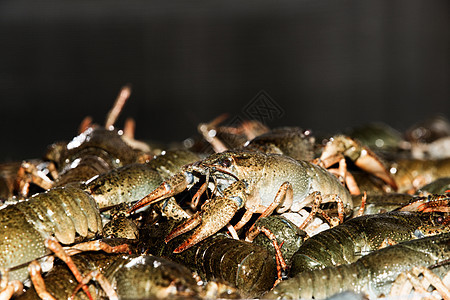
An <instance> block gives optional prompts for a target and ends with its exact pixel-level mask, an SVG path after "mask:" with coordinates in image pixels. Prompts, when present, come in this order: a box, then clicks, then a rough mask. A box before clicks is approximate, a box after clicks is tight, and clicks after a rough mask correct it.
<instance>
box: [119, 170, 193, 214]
mask: <svg viewBox="0 0 450 300" xmlns="http://www.w3.org/2000/svg"><path fill="white" fill-rule="evenodd" d="M190 183H192V176H189V175H188V174H187V173H186V172H180V173H177V174H175V175H173V176H172V177H170V178H169V179H168V180H166V181H164V182H163V183H161V185H160V186H159V187H157V188H156V189H155V190H154V191H153V192H151V193H150V194H148V195H147V196H145V197H144V198H142V199H141V200H139V201H138V202H137V203H136V204H134V205H133V206H132V207H131V208H130V209H129V210H128V211H127V214H131V213H133V212H135V211H137V210H138V209H140V208H142V207H145V206H147V205H150V204H153V203H156V202H158V201H161V200H164V199H166V198H169V197H172V196H175V195H176V194H179V193H181V192H182V191H184V190H185V189H186V188H187V187H188V185H189V184H190Z"/></svg>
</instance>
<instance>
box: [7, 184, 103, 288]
mask: <svg viewBox="0 0 450 300" xmlns="http://www.w3.org/2000/svg"><path fill="white" fill-rule="evenodd" d="M0 226H1V230H0V266H2V267H4V268H7V269H10V272H9V277H10V279H11V280H20V281H22V280H24V279H25V278H27V275H28V274H27V269H26V267H27V264H28V263H29V262H30V261H32V260H35V259H38V258H40V257H42V256H44V255H46V254H48V252H49V251H48V250H47V248H46V247H45V245H44V241H45V239H46V238H47V237H50V236H55V237H56V238H57V239H58V240H59V241H60V242H61V243H63V244H72V243H74V242H76V241H80V240H82V239H86V238H92V237H95V236H96V235H97V234H99V233H101V231H102V222H101V218H100V213H99V210H98V206H97V204H96V202H95V200H94V199H93V198H92V197H91V196H90V195H89V194H88V193H86V192H85V191H83V190H82V189H80V188H78V187H75V186H67V187H59V188H53V189H51V190H49V191H46V192H44V193H39V194H36V195H35V196H33V197H31V198H30V199H28V200H25V201H22V202H18V203H17V204H14V205H9V206H7V207H5V208H3V209H1V210H0Z"/></svg>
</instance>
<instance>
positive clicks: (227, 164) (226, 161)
mask: <svg viewBox="0 0 450 300" xmlns="http://www.w3.org/2000/svg"><path fill="white" fill-rule="evenodd" d="M220 165H221V166H222V167H224V168H229V167H230V166H231V159H230V158H227V159H224V160H222V161H221V162H220Z"/></svg>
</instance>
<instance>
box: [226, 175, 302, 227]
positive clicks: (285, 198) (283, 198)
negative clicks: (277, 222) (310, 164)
mask: <svg viewBox="0 0 450 300" xmlns="http://www.w3.org/2000/svg"><path fill="white" fill-rule="evenodd" d="M293 201H294V190H293V189H292V185H291V184H290V183H289V182H288V181H286V182H283V184H282V185H281V186H280V188H279V189H278V191H277V194H276V195H275V199H274V200H273V202H272V203H270V205H269V206H268V207H267V208H265V209H264V211H263V212H262V213H261V215H260V216H259V217H258V219H257V220H256V222H258V220H260V219H261V218H265V217H267V216H270V215H271V214H272V213H273V212H274V211H275V210H277V212H278V213H283V212H285V211H286V210H288V209H289V208H290V207H291V206H292V203H293ZM282 203H283V206H282V207H280V208H278V207H279V206H280V204H282ZM253 213H255V212H254V211H251V210H250V209H248V210H247V211H246V212H245V213H244V216H243V217H242V219H241V220H240V221H239V222H238V223H237V224H236V225H235V226H234V229H236V230H239V229H241V228H242V227H243V226H244V225H245V224H246V223H247V222H248V221H249V220H250V218H251V216H252V214H253ZM246 214H247V215H246ZM256 222H255V223H256ZM253 226H254V225H252V227H251V228H250V230H249V231H251V230H252V229H253Z"/></svg>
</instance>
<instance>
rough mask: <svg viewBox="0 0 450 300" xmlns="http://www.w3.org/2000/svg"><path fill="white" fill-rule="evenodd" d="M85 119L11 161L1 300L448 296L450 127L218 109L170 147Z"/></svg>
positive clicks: (3, 174) (6, 178)
mask: <svg viewBox="0 0 450 300" xmlns="http://www.w3.org/2000/svg"><path fill="white" fill-rule="evenodd" d="M129 95H130V89H129V87H124V88H123V89H122V90H121V92H120V93H119V96H118V98H117V100H116V102H115V104H114V106H113V108H112V109H111V111H110V112H109V113H108V115H107V118H106V122H105V125H104V126H101V125H97V124H94V123H92V121H91V120H90V119H89V118H86V119H85V120H84V121H83V122H82V123H81V126H80V129H79V132H78V135H77V136H75V137H74V138H73V139H72V140H70V141H67V142H56V143H54V144H52V145H50V146H49V147H48V150H47V152H46V153H45V154H44V155H43V156H42V158H33V159H27V160H23V161H20V162H4V163H2V164H0V205H1V209H0V299H10V298H13V299H38V298H42V299H67V298H73V299H103V298H105V299H162V298H164V299H165V298H175V299H217V298H221V299H223V298H225V299H239V298H260V299H300V298H302V299H325V298H329V297H333V298H334V297H349V296H351V297H353V298H354V299H366V298H369V299H377V298H384V297H398V298H400V297H402V298H403V297H411V298H418V299H421V298H427V299H450V205H449V201H450V123H449V121H448V120H447V119H446V118H445V117H444V116H437V117H434V118H431V119H428V120H425V121H423V122H422V123H419V124H416V125H412V126H411V127H410V129H409V130H407V131H406V132H404V133H400V132H399V131H397V130H395V129H393V128H391V127H390V126H388V125H385V124H380V123H372V124H368V125H366V126H361V127H358V128H353V129H347V130H345V131H343V132H340V133H339V134H335V135H331V136H321V137H318V136H314V135H313V133H312V131H311V130H303V129H301V128H299V127H282V128H273V129H270V128H268V127H267V126H266V125H265V124H263V123H261V122H259V121H256V120H246V121H243V122H242V123H240V124H233V125H232V126H231V125H230V126H226V125H224V123H225V118H224V117H223V116H220V117H218V118H217V119H216V120H213V121H211V122H209V123H204V124H200V125H199V126H198V132H197V133H194V135H193V137H191V138H189V139H187V140H186V141H181V142H180V143H174V144H171V146H167V147H166V146H160V144H157V143H148V142H145V141H142V140H137V139H135V136H134V122H133V120H132V119H129V120H127V121H126V122H125V126H124V128H123V129H121V130H118V129H117V128H116V127H115V126H114V124H115V122H116V121H117V118H118V115H119V113H120V111H121V110H122V107H123V105H124V104H125V102H126V101H127V99H128V97H129Z"/></svg>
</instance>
